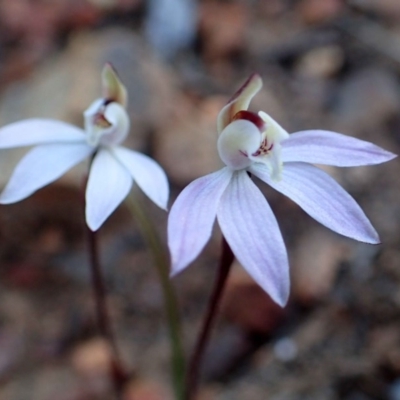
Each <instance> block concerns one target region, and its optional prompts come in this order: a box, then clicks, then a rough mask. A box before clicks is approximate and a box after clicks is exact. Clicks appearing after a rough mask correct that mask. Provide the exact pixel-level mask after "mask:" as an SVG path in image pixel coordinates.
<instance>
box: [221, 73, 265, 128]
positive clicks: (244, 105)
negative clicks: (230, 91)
mask: <svg viewBox="0 0 400 400" xmlns="http://www.w3.org/2000/svg"><path fill="white" fill-rule="evenodd" d="M261 88H262V79H261V77H260V75H258V74H252V75H250V77H249V78H248V79H247V81H246V82H245V83H244V84H243V86H242V87H241V88H240V89H239V90H238V91H237V92H236V93H235V94H234V95H233V96H232V98H231V99H230V100H229V102H228V104H227V105H226V106H225V107H224V108H223V109H222V110H221V111H220V113H219V115H218V119H217V129H218V133H221V132H222V130H223V129H224V128H225V127H226V126H227V125H228V124H229V123H230V122H231V121H232V120H233V117H234V116H235V114H236V113H237V112H239V111H241V110H247V109H248V107H249V104H250V101H251V99H252V98H253V97H254V96H255V95H256V94H257V92H258V91H259V90H260V89H261Z"/></svg>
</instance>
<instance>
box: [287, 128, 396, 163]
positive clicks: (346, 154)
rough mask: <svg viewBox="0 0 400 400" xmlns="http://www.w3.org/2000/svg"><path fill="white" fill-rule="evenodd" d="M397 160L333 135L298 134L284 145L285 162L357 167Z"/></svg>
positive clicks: (317, 132)
mask: <svg viewBox="0 0 400 400" xmlns="http://www.w3.org/2000/svg"><path fill="white" fill-rule="evenodd" d="M395 157H396V155H395V154H393V153H390V152H389V151H386V150H384V149H382V148H380V147H378V146H375V145H374V144H372V143H370V142H366V141H364V140H360V139H356V138H353V137H351V136H346V135H342V134H340V133H336V132H330V131H320V130H315V131H303V132H296V133H292V134H291V135H290V137H289V139H288V140H285V141H284V142H282V160H283V161H284V162H292V161H302V162H308V163H312V164H326V165H335V166H337V167H356V166H359V165H372V164H380V163H383V162H386V161H389V160H391V159H392V158H395Z"/></svg>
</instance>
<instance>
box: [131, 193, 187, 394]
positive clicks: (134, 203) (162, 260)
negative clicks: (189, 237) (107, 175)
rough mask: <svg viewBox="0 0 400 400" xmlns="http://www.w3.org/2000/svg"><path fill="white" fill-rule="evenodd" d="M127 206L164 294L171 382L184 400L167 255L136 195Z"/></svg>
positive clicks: (177, 324)
mask: <svg viewBox="0 0 400 400" xmlns="http://www.w3.org/2000/svg"><path fill="white" fill-rule="evenodd" d="M127 204H128V207H129V209H130V211H131V214H132V216H133V217H134V219H135V221H136V223H137V225H138V228H139V230H140V231H141V234H142V236H143V237H144V238H145V241H146V242H147V244H148V246H149V247H150V249H151V250H152V254H153V257H154V264H155V267H156V270H157V273H158V278H159V280H160V284H161V289H162V291H163V295H164V305H165V314H166V318H167V324H168V329H169V338H170V344H171V353H172V360H171V364H172V380H173V385H174V390H175V396H176V399H177V400H182V399H183V388H184V376H185V356H184V352H183V346H182V333H181V322H180V315H179V308H178V302H177V299H176V294H175V290H174V287H173V285H172V284H171V281H170V278H169V262H168V259H169V256H168V254H167V252H166V250H165V247H164V245H163V243H162V242H161V240H160V237H159V235H158V233H157V230H156V229H155V228H154V225H153V224H152V223H151V220H150V219H149V218H146V216H145V213H144V207H143V206H142V204H141V202H140V200H139V196H135V197H133V196H132V195H131V196H129V197H128V198H127Z"/></svg>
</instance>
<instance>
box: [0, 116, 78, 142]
mask: <svg viewBox="0 0 400 400" xmlns="http://www.w3.org/2000/svg"><path fill="white" fill-rule="evenodd" d="M85 137H86V136H85V132H84V131H83V130H82V129H79V128H77V127H75V126H73V125H70V124H67V123H65V122H61V121H56V120H51V119H26V120H23V121H19V122H14V123H12V124H9V125H6V126H4V127H2V128H0V149H9V148H12V147H22V146H31V145H35V144H44V143H63V142H66V143H69V142H83V141H85V140H86V139H85Z"/></svg>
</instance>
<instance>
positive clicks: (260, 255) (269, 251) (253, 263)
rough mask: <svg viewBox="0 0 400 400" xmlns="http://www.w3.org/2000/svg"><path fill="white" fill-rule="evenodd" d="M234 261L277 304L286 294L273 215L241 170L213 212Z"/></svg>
mask: <svg viewBox="0 0 400 400" xmlns="http://www.w3.org/2000/svg"><path fill="white" fill-rule="evenodd" d="M217 218H218V222H219V225H220V227H221V230H222V233H223V234H224V236H225V239H226V240H227V242H228V243H229V246H231V249H232V251H233V254H235V256H236V258H237V259H238V261H239V262H240V263H241V264H242V266H243V267H244V268H245V269H246V270H247V272H248V273H249V274H250V275H251V276H252V277H253V278H254V280H255V281H256V282H257V283H258V284H259V285H260V286H261V287H262V288H263V289H264V290H265V291H266V292H267V293H268V294H269V295H270V296H271V298H272V299H273V300H274V301H275V302H276V303H278V304H279V305H280V306H282V307H283V306H284V305H285V304H286V302H287V299H288V297H289V290H290V279H289V262H288V257H287V252H286V248H285V244H284V242H283V239H282V235H281V232H280V229H279V226H278V223H277V221H276V218H275V216H274V214H273V212H272V210H271V208H270V206H269V204H268V202H267V200H266V199H265V197H264V196H263V195H262V193H261V192H260V190H259V189H258V188H257V187H256V185H255V184H254V183H253V182H252V180H251V179H250V177H249V176H248V175H247V173H246V172H245V171H240V172H237V173H235V174H234V176H233V177H232V180H231V183H230V184H229V186H228V187H227V189H226V190H225V192H224V194H223V196H222V198H221V201H220V204H219V207H218V212H217Z"/></svg>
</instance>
